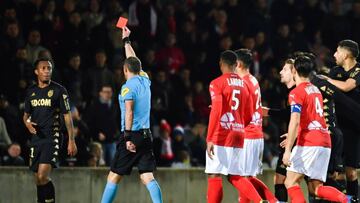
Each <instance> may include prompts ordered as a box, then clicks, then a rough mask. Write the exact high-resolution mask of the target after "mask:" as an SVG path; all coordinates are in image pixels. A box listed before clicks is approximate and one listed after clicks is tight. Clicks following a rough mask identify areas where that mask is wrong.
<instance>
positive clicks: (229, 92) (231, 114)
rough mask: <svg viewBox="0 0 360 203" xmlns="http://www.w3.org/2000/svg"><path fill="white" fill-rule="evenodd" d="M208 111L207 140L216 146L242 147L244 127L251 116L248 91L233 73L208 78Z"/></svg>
mask: <svg viewBox="0 0 360 203" xmlns="http://www.w3.org/2000/svg"><path fill="white" fill-rule="evenodd" d="M209 91H210V95H211V112H210V118H209V126H208V134H207V138H206V141H207V142H213V143H214V144H216V145H219V146H227V147H243V144H244V133H245V131H244V128H245V126H246V125H248V124H249V122H250V120H251V115H250V114H249V113H247V112H248V111H246V109H247V108H249V106H250V100H249V90H248V87H247V86H246V84H245V82H244V81H243V80H242V79H241V78H240V77H239V76H238V75H237V74H235V73H226V74H223V75H222V76H220V77H218V78H216V79H215V80H213V81H211V83H210V87H209Z"/></svg>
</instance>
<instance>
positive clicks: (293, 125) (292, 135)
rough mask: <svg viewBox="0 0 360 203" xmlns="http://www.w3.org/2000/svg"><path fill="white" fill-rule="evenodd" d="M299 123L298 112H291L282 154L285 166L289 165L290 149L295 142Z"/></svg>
mask: <svg viewBox="0 0 360 203" xmlns="http://www.w3.org/2000/svg"><path fill="white" fill-rule="evenodd" d="M299 125H300V113H291V116H290V123H289V130H288V134H287V137H286V146H285V153H284V156H283V163H284V164H285V165H286V166H290V154H291V149H292V147H293V145H294V143H295V139H296V137H297V133H298V128H299Z"/></svg>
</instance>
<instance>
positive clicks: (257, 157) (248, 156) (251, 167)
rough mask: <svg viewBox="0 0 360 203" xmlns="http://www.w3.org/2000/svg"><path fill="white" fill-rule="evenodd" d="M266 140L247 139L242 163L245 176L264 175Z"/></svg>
mask: <svg viewBox="0 0 360 203" xmlns="http://www.w3.org/2000/svg"><path fill="white" fill-rule="evenodd" d="M263 152H264V139H263V138H260V139H245V140H244V153H243V157H242V158H241V160H240V162H241V164H242V166H241V168H242V169H243V171H242V172H243V176H256V175H258V174H261V173H262V158H263Z"/></svg>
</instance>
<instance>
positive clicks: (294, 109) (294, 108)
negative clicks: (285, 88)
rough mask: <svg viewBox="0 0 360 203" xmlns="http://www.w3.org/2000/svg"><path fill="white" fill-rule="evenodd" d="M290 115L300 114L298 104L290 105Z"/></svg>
mask: <svg viewBox="0 0 360 203" xmlns="http://www.w3.org/2000/svg"><path fill="white" fill-rule="evenodd" d="M291 113H301V105H300V104H293V105H291Z"/></svg>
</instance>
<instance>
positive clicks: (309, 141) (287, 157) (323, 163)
mask: <svg viewBox="0 0 360 203" xmlns="http://www.w3.org/2000/svg"><path fill="white" fill-rule="evenodd" d="M292 71H293V74H294V77H295V82H296V88H295V89H293V90H292V91H291V92H290V94H289V104H290V106H291V116H290V123H289V129H288V135H287V138H286V147H285V153H284V156H283V162H284V164H285V165H286V166H288V167H287V174H286V179H285V186H286V188H287V190H288V194H289V196H290V199H291V202H295V203H305V202H306V200H305V198H304V195H303V193H302V191H301V188H300V181H301V180H302V178H303V177H304V176H305V175H306V176H308V177H309V182H308V190H309V193H311V194H313V195H316V196H318V197H320V198H323V199H326V200H329V201H332V202H342V203H346V202H347V198H346V196H345V194H343V193H341V192H340V191H338V190H337V189H336V188H334V187H330V186H323V183H324V182H325V180H326V175H327V167H328V164H329V160H330V152H331V139H330V134H329V132H328V129H327V127H326V122H325V118H324V115H323V99H322V95H321V93H320V91H319V89H318V88H317V87H316V86H314V85H313V84H311V83H310V80H309V78H308V77H309V74H310V72H311V71H312V61H311V59H310V58H309V57H306V56H299V57H298V58H296V59H295V64H294V68H293V70H292ZM296 138H297V142H296V144H295V147H294V148H293V149H292V147H293V145H294V142H295V139H296ZM291 149H292V151H291Z"/></svg>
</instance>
